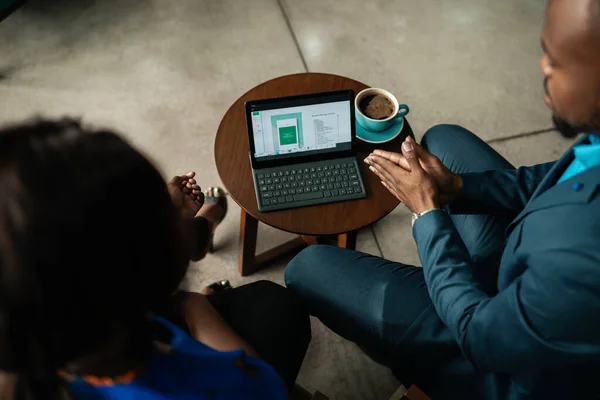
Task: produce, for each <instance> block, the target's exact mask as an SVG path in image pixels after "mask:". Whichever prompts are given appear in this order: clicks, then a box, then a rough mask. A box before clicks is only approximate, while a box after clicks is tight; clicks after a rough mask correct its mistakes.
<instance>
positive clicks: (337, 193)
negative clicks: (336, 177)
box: [331, 189, 340, 196]
mask: <svg viewBox="0 0 600 400" xmlns="http://www.w3.org/2000/svg"><path fill="white" fill-rule="evenodd" d="M331 194H332V195H334V196H339V194H340V192H339V190H337V189H333V190H332V191H331Z"/></svg>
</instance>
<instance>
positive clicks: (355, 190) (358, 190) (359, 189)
mask: <svg viewBox="0 0 600 400" xmlns="http://www.w3.org/2000/svg"><path fill="white" fill-rule="evenodd" d="M361 192H362V188H361V187H355V188H354V193H361Z"/></svg>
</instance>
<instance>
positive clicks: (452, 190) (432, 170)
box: [373, 136, 463, 204]
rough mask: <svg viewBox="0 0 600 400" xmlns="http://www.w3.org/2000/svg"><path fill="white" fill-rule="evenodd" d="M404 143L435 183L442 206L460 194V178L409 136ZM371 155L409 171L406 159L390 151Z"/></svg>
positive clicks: (376, 151)
mask: <svg viewBox="0 0 600 400" xmlns="http://www.w3.org/2000/svg"><path fill="white" fill-rule="evenodd" d="M406 142H408V143H411V144H412V145H413V147H414V151H415V154H416V156H417V158H418V159H419V163H420V164H421V167H422V168H423V170H424V171H425V172H426V173H428V174H429V175H431V177H432V178H433V179H434V180H435V182H436V183H437V186H438V188H439V191H440V201H441V203H442V204H448V203H451V202H453V201H454V200H455V199H456V198H457V197H458V196H460V194H461V192H462V183H463V182H462V178H461V176H460V175H458V174H455V173H453V172H452V171H450V170H449V169H448V168H447V167H446V166H445V165H444V164H443V163H442V162H441V161H440V159H439V158H437V157H436V156H435V155H433V154H431V153H430V152H429V151H427V150H426V149H425V148H424V147H423V146H421V145H419V144H417V143H415V141H414V140H413V139H412V138H411V137H410V136H409V137H408V138H406ZM373 155H376V156H379V157H382V158H385V159H387V160H389V161H391V162H393V163H394V164H398V165H399V166H400V167H402V168H403V169H404V170H406V171H410V170H411V168H410V165H409V164H408V161H407V159H406V158H405V157H404V156H403V155H402V154H398V153H392V152H390V151H384V150H375V151H374V152H373Z"/></svg>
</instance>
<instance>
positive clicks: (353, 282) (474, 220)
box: [285, 125, 514, 398]
mask: <svg viewBox="0 0 600 400" xmlns="http://www.w3.org/2000/svg"><path fill="white" fill-rule="evenodd" d="M421 144H422V145H423V146H424V147H426V148H427V149H428V150H429V151H430V152H432V153H433V154H435V155H437V156H438V157H439V158H440V160H441V161H442V162H443V163H444V164H445V165H446V166H447V167H448V168H449V169H451V170H452V171H454V172H457V173H465V172H478V171H485V170H490V169H508V168H514V167H513V166H512V165H511V164H510V163H509V162H508V161H506V160H505V159H504V158H503V157H502V156H500V154H498V153H497V152H496V151H495V150H493V149H492V148H491V147H490V146H489V145H488V144H486V143H485V142H483V141H482V140H481V139H479V138H478V137H477V136H475V135H474V134H473V133H471V132H469V131H467V130H466V129H464V128H461V127H458V126H454V125H440V126H436V127H434V128H432V129H431V130H429V131H428V132H427V133H426V134H425V136H424V138H423V140H422V143H421ZM398 150H399V151H400V149H398ZM451 218H452V221H453V222H454V224H455V226H456V228H457V230H458V232H459V233H460V235H461V237H462V239H463V241H464V243H465V245H466V246H467V248H468V249H469V252H470V254H471V257H472V259H473V261H474V263H475V265H476V267H475V270H474V276H475V278H476V279H477V280H478V281H479V282H480V283H481V284H482V285H483V286H484V287H485V288H486V290H487V291H489V292H490V293H493V292H494V291H496V281H497V276H498V266H499V263H500V256H501V253H502V250H503V247H504V239H505V235H504V230H505V229H506V227H507V226H508V224H509V222H510V219H509V218H508V217H502V216H490V215H452V216H451ZM397 229H401V230H403V231H405V232H406V234H407V235H410V225H408V226H399V227H398V228H397ZM285 280H286V284H287V286H288V288H289V289H290V290H292V291H293V292H295V293H297V294H298V295H299V296H300V297H302V298H303V300H304V301H305V303H306V304H307V305H308V306H309V310H310V312H311V314H313V315H314V316H316V317H318V318H319V319H320V320H321V321H322V322H323V323H324V324H325V325H327V326H328V327H329V328H330V329H332V330H333V331H335V332H336V333H338V334H339V335H341V336H343V337H344V338H346V339H348V340H351V341H353V342H356V343H357V344H359V345H360V346H361V347H362V348H363V349H364V350H365V351H366V352H367V353H368V354H370V355H371V356H372V357H373V358H374V359H375V360H377V361H379V362H381V363H383V364H386V365H388V366H390V367H391V368H392V370H393V371H394V373H395V374H396V375H397V376H398V378H399V379H400V380H401V381H402V382H403V383H404V384H405V385H410V384H412V383H414V384H417V385H418V386H419V387H421V388H422V389H424V390H425V392H426V393H428V394H429V395H430V396H431V397H432V398H479V397H480V396H478V395H477V393H478V391H479V393H481V392H480V390H482V389H481V387H482V386H483V384H484V380H486V379H496V377H493V376H484V375H483V374H480V373H479V372H478V371H476V370H475V368H474V367H473V366H472V365H471V364H470V363H469V362H468V361H467V360H466V359H464V358H463V357H462V355H461V352H460V349H459V347H458V345H457V343H456V341H455V340H454V338H453V337H452V335H451V333H450V331H449V330H448V329H447V328H446V326H445V325H444V323H443V322H442V321H441V320H440V318H439V317H438V315H437V313H436V311H435V309H434V307H433V305H432V303H431V299H430V297H429V293H428V291H427V284H426V282H425V279H424V276H423V270H422V268H420V267H415V266H411V265H404V264H401V263H397V262H391V261H387V260H384V259H383V258H379V257H374V256H371V255H367V254H363V253H360V252H356V251H351V250H345V249H340V248H336V247H328V246H311V247H309V248H307V249H305V250H304V251H302V252H301V253H300V254H299V255H298V256H297V257H296V258H294V260H292V262H291V263H290V264H289V265H288V267H287V269H286V273H285ZM461 388H463V389H464V394H463V393H460V391H461V390H463V389H461Z"/></svg>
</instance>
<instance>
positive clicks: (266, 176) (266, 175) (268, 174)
mask: <svg viewBox="0 0 600 400" xmlns="http://www.w3.org/2000/svg"><path fill="white" fill-rule="evenodd" d="M270 177H271V174H270V173H268V172H267V173H266V174H265V178H270ZM259 178H260V177H259Z"/></svg>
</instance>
